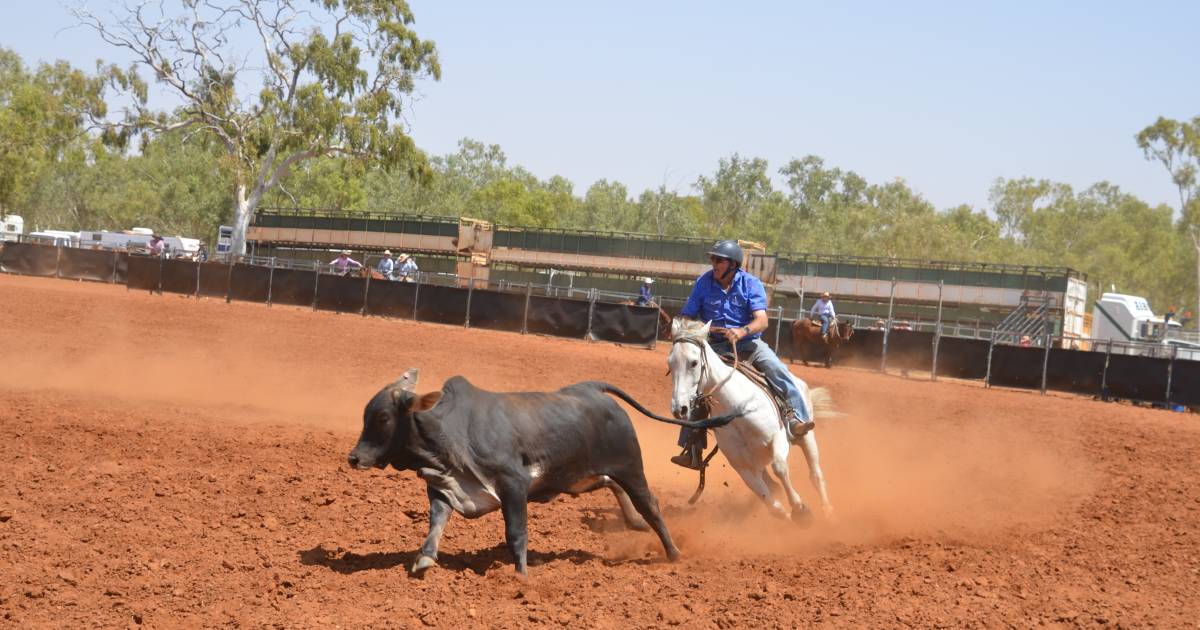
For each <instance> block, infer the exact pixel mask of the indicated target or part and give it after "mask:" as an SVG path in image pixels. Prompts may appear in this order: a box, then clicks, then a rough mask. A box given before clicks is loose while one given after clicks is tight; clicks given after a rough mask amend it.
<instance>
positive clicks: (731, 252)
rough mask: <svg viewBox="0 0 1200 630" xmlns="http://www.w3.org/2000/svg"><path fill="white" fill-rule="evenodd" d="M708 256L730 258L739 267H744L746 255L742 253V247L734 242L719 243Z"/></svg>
mask: <svg viewBox="0 0 1200 630" xmlns="http://www.w3.org/2000/svg"><path fill="white" fill-rule="evenodd" d="M708 255H709V256H720V257H721V258H728V259H729V260H732V261H733V264H735V265H737V266H739V267H740V266H742V260H743V259H744V257H745V254H743V253H742V246H741V245H738V242H737V241H732V240H725V241H717V243H716V245H713V247H712V249H710V250H709V251H708Z"/></svg>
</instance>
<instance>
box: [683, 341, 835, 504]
mask: <svg viewBox="0 0 1200 630" xmlns="http://www.w3.org/2000/svg"><path fill="white" fill-rule="evenodd" d="M708 333H709V324H706V323H703V322H693V321H690V320H685V319H681V318H676V319H674V320H673V321H672V322H671V339H672V346H671V354H670V355H669V356H668V357H667V365H668V366H669V368H670V371H671V376H672V379H673V380H674V386H675V392H674V394H673V395H672V398H671V412H672V413H673V414H674V415H675V417H677V418H687V417H688V414H689V413H690V412H691V410H692V409H693V408H694V406H695V403H696V400H697V399H698V398H700V397H702V396H706V395H710V396H711V397H712V404H711V406H712V413H713V414H714V415H716V414H721V415H724V414H727V413H736V412H739V411H740V412H741V416H740V417H738V418H737V419H735V420H734V421H733V422H730V423H729V424H727V425H725V426H722V427H719V428H716V429H713V432H714V433H715V434H716V438H717V446H719V447H721V450H722V451H724V453H725V458H726V459H727V460H729V463H730V465H732V466H733V468H734V470H736V471H737V472H738V474H739V475H741V477H742V480H743V481H745V482H746V485H747V486H749V487H750V489H751V490H752V491H753V492H754V493H755V494H757V495H758V496H759V498H761V499H762V500H763V502H764V503H766V505H767V507H768V508H770V510H771V511H772V513H774V514H776V515H778V516H783V517H786V516H787V515H788V513H787V510H786V509H785V508H784V506H783V505H782V504H781V503H780V502H779V501H778V500H777V499H776V498H775V497H774V496H773V493H772V488H771V486H772V485H773V482H772V481H771V479H770V477H768V476H767V466H768V465H769V466H770V468H771V471H772V472H774V473H775V476H776V477H777V478H778V479H779V481H780V483H781V484H783V489H784V491H785V492H786V494H787V498H788V502H789V503H790V504H791V517H792V519H793V520H796V521H799V522H805V521H807V520H809V519H810V518H811V512H810V511H809V509H808V506H806V505H805V504H804V501H803V499H801V498H800V495H799V493H797V492H796V489H795V488H794V487H793V486H792V481H791V475H790V471H789V470H788V461H787V458H788V451H789V449H790V447H791V444H790V442H789V441H788V433H787V429H786V428H784V423H783V418H782V417H781V416H780V414H779V411H778V409H777V408H776V406H775V404H774V402H773V401H772V400H771V397H770V395H768V394H767V392H766V391H764V390H763V389H762V388H761V387H759V386H758V385H756V384H755V383H754V382H752V381H751V380H750V379H749V378H747V377H746V375H744V374H742V373H741V372H738V371H737V370H735V369H733V368H732V367H730V366H728V365H726V364H725V362H724V361H722V360H721V357H720V356H718V355H717V352H716V351H715V350H713V349H712V346H710V345H708ZM792 379H793V380H795V382H796V386H797V387H799V388H800V394H801V396H803V398H804V403H805V405H806V406H807V407H808V409H807V411H808V412H809V417H810V418H813V419H818V418H824V417H831V416H836V415H837V414H836V413H835V412H834V411H833V406H832V403H831V401H830V399H829V393H828V392H827V391H826V390H825V389H824V388H816V389H812V390H810V389H809V388H808V385H807V384H806V383H805V382H804V381H802V380H800V379H799V378H797V377H796V376H795V375H794V374H793V375H792ZM800 448H801V450H803V451H804V457H805V459H807V460H808V473H809V479H811V480H812V484H813V486H815V487H816V489H817V493H818V494H819V495H820V497H821V510H822V512H823V513H824V514H825V517H826V518H827V519H832V518H833V506H832V505H831V504H830V503H829V493H828V492H827V491H826V489H825V476H824V474H823V473H822V472H821V463H820V455H819V453H818V451H817V438H816V436H815V435H814V432H813V431H809V432H808V433H806V434H805V435H804V437H803V438H802V440H801V443H800Z"/></svg>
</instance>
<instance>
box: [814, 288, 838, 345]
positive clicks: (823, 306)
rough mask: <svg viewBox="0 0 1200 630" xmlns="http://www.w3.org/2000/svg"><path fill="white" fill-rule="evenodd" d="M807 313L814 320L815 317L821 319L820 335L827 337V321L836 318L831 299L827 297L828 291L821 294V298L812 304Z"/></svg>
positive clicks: (815, 319)
mask: <svg viewBox="0 0 1200 630" xmlns="http://www.w3.org/2000/svg"><path fill="white" fill-rule="evenodd" d="M808 314H809V316H810V317H812V320H813V321H814V322H815V321H817V319H820V320H821V336H822V337H824V338H826V339H828V338H829V322H831V321H833V320H834V319H836V318H837V313H834V312H833V301H832V300H830V299H829V292H828V291H826V292H824V293H822V294H821V299H819V300H817V303H816V304H813V306H812V310H811V311H809V313H808Z"/></svg>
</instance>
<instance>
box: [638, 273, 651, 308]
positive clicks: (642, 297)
mask: <svg viewBox="0 0 1200 630" xmlns="http://www.w3.org/2000/svg"><path fill="white" fill-rule="evenodd" d="M652 284H654V278H642V288H641V291H640V292H639V293H638V299H637V305H638V306H649V305H651V304H653V303H654V298H653V297H652V296H651V295H650V285H652Z"/></svg>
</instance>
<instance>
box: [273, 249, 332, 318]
mask: <svg viewBox="0 0 1200 630" xmlns="http://www.w3.org/2000/svg"><path fill="white" fill-rule="evenodd" d="M271 269H272V272H273V271H274V269H275V265H271ZM320 286H321V261H319V260H318V261H317V267H316V269H315V270H314V271H313V301H312V310H314V311H315V310H317V288H318V287H320Z"/></svg>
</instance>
